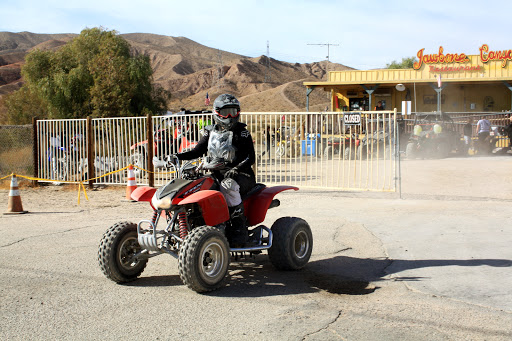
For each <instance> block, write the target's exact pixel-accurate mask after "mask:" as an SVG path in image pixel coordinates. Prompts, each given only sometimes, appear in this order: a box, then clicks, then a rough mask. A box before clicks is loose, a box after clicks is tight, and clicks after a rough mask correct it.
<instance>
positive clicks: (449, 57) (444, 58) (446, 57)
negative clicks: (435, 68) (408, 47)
mask: <svg viewBox="0 0 512 341" xmlns="http://www.w3.org/2000/svg"><path fill="white" fill-rule="evenodd" d="M424 51H425V49H421V50H419V51H418V54H417V55H416V56H417V57H418V61H417V62H415V63H414V64H413V67H414V69H415V70H419V69H420V68H421V67H422V65H423V63H425V64H438V63H439V64H447V63H467V62H469V58H468V57H467V56H466V55H465V54H464V53H460V54H459V53H447V54H444V53H443V47H442V46H439V53H437V54H423V52H424Z"/></svg>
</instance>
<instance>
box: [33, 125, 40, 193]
mask: <svg viewBox="0 0 512 341" xmlns="http://www.w3.org/2000/svg"><path fill="white" fill-rule="evenodd" d="M32 157H33V158H34V160H33V166H34V172H33V173H34V174H33V175H34V178H39V144H38V139H37V117H32ZM32 186H34V187H35V186H37V180H33V181H32Z"/></svg>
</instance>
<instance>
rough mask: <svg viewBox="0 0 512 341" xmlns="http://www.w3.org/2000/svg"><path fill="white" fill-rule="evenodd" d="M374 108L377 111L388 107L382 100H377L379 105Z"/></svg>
mask: <svg viewBox="0 0 512 341" xmlns="http://www.w3.org/2000/svg"><path fill="white" fill-rule="evenodd" d="M374 110H375V111H380V110H386V108H384V106H383V105H382V101H378V102H377V106H376V107H375V109H374Z"/></svg>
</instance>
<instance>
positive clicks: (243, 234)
mask: <svg viewBox="0 0 512 341" xmlns="http://www.w3.org/2000/svg"><path fill="white" fill-rule="evenodd" d="M229 215H230V217H231V228H230V229H229V230H228V231H226V232H227V233H226V236H227V238H228V240H229V243H230V245H231V246H234V247H240V246H242V245H243V244H245V243H246V242H247V240H248V239H249V234H248V231H247V220H246V218H245V215H244V204H243V203H241V204H239V205H237V206H234V207H230V208H229Z"/></svg>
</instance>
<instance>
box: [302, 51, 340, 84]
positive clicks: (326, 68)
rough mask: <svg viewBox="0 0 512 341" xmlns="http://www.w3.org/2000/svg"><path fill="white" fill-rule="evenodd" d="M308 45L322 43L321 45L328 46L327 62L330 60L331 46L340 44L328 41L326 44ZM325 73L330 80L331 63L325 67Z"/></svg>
mask: <svg viewBox="0 0 512 341" xmlns="http://www.w3.org/2000/svg"><path fill="white" fill-rule="evenodd" d="M308 45H320V46H327V57H326V58H327V62H329V48H330V47H331V46H339V45H338V44H331V43H326V44H308ZM325 73H326V75H327V80H329V63H327V65H326V67H325Z"/></svg>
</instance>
